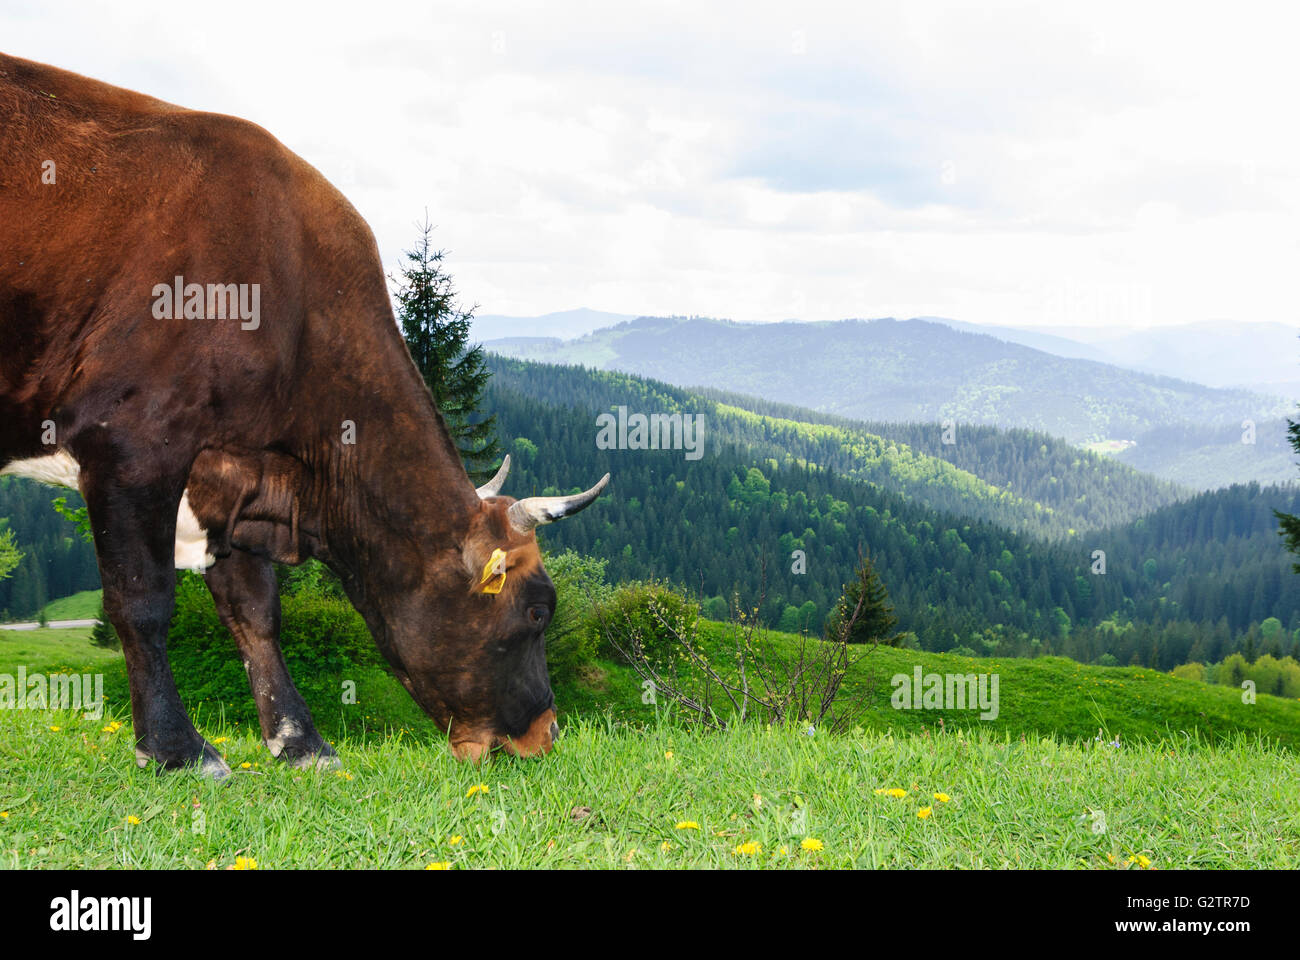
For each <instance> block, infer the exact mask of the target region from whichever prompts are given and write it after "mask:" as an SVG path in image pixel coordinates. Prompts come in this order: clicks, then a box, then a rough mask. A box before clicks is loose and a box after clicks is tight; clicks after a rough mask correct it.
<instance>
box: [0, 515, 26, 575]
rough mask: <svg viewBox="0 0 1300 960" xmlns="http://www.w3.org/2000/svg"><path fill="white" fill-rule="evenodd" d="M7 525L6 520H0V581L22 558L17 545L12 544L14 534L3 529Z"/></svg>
mask: <svg viewBox="0 0 1300 960" xmlns="http://www.w3.org/2000/svg"><path fill="white" fill-rule="evenodd" d="M8 525H9V521H8V520H0V580H3V579H4V578H5V577H7V576H9V574H10V573H12V572H13V569H14V567H16V566H18V563H19V561H21V560H22V558H23V555H22V552H21V551H19V549H18V544H17V543H15V542H14V532H13V531H12V530H8V529H5V528H6V527H7V526H8Z"/></svg>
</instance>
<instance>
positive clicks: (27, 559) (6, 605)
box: [0, 477, 99, 621]
mask: <svg viewBox="0 0 1300 960" xmlns="http://www.w3.org/2000/svg"><path fill="white" fill-rule="evenodd" d="M58 496H64V497H66V498H67V501H68V505H69V506H70V507H80V506H82V501H81V497H80V496H78V495H77V494H76V493H74V492H72V491H70V490H63V491H59V490H54V489H52V488H51V487H43V486H41V485H40V484H37V483H33V482H32V481H30V480H19V479H16V478H14V477H0V529H3V528H4V526H5V524H6V521H7V523H8V526H9V528H10V529H12V530H13V531H14V533H15V539H16V541H17V544H18V548H19V549H20V550H21V551H22V554H23V558H22V561H21V562H20V563H19V564H18V566H17V567H16V568H15V569H14V571H13V574H12V575H11V576H10V577H9V578H8V579H0V621H4V620H9V619H19V618H26V617H34V616H35V615H36V614H37V612H38V611H39V610H40V609H41V608H42V607H44V606H45V604H46V603H48V602H49V601H51V600H54V599H57V598H59V597H66V596H68V595H69V594H73V593H76V592H78V591H79V590H94V589H96V588H98V587H99V568H98V567H97V566H96V564H95V549H94V547H92V546H91V545H90V544H89V543H87V542H86V541H85V540H83V539H82V538H81V537H80V536H79V535H78V533H77V530H76V528H75V527H74V526H73V525H72V524H71V523H69V522H68V521H67V520H65V519H63V517H61V516H59V514H57V513H56V512H55V511H54V509H53V507H51V506H50V503H51V501H52V500H54V498H56V497H58Z"/></svg>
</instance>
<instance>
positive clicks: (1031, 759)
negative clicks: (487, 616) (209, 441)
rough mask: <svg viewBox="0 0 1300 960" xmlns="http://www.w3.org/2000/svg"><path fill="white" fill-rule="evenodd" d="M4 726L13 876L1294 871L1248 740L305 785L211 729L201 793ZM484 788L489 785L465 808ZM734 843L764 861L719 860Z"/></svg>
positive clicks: (623, 746)
mask: <svg viewBox="0 0 1300 960" xmlns="http://www.w3.org/2000/svg"><path fill="white" fill-rule="evenodd" d="M0 723H3V725H4V736H3V737H2V738H0V811H4V812H7V813H8V814H9V816H8V817H5V818H0V866H4V867H10V868H27V867H43V868H48V867H69V868H78V869H84V868H105V867H146V868H162V867H167V868H190V869H201V868H203V867H205V866H207V865H208V864H212V865H213V866H214V867H216V868H224V867H227V866H231V865H232V864H234V863H235V859H236V857H241V856H242V857H253V858H255V859H256V860H257V861H258V863H259V864H260V866H261V867H262V868H263V869H265V868H282V867H330V868H339V867H349V868H352V867H367V868H412V869H419V868H423V867H425V866H427V865H428V864H430V863H443V862H445V863H448V864H450V865H451V867H452V868H476V867H478V868H483V867H494V868H518V867H608V868H619V867H627V866H634V867H735V868H755V867H779V868H816V867H1054V868H1087V869H1139V867H1136V866H1131V865H1128V864H1127V860H1128V859H1129V858H1130V857H1138V856H1141V857H1146V858H1149V860H1150V862H1151V865H1152V866H1154V867H1157V868H1161V869H1170V868H1176V867H1205V868H1210V867H1216V868H1217V867H1276V868H1295V867H1296V866H1300V779H1298V778H1297V776H1296V771H1295V762H1294V756H1293V755H1292V754H1291V753H1289V752H1286V751H1283V750H1279V749H1278V748H1276V747H1273V746H1270V745H1268V744H1266V743H1263V742H1261V741H1259V740H1257V739H1252V738H1248V737H1239V738H1235V739H1234V740H1233V741H1231V742H1225V743H1220V744H1217V745H1209V744H1206V743H1204V742H1197V741H1196V740H1195V739H1192V738H1177V739H1174V740H1170V741H1168V742H1160V743H1150V744H1129V745H1125V746H1122V747H1120V748H1118V749H1116V748H1110V747H1106V746H1102V745H1097V744H1095V743H1093V742H1092V741H1086V740H1085V741H1070V740H1060V739H1055V738H1042V739H1027V740H1025V741H1021V740H1018V739H1016V738H1012V737H1006V736H998V735H996V734H994V733H992V732H990V731H980V732H979V735H978V736H975V737H965V736H959V735H956V734H952V733H948V734H944V735H942V736H932V737H925V736H893V735H890V734H887V733H880V732H875V731H869V732H862V733H859V734H855V735H848V736H843V737H835V738H832V737H825V736H814V737H809V736H806V735H804V734H802V733H799V732H797V731H792V730H785V729H776V730H767V729H764V728H762V727H759V726H750V727H746V728H744V729H740V730H735V731H731V732H728V733H725V734H714V733H702V732H689V731H686V730H683V729H681V728H679V727H677V726H674V725H671V724H665V723H657V724H656V723H651V724H649V725H647V726H646V727H644V728H635V727H632V726H629V725H622V724H615V723H610V722H602V721H598V720H590V719H588V720H571V721H570V722H569V724H568V726H567V732H566V734H565V736H564V738H563V739H562V741H561V744H560V746H559V747H558V748H557V749H556V751H555V752H553V753H552V754H551V755H550V756H548V757H546V758H544V759H541V760H526V761H521V760H513V759H509V758H502V759H498V760H495V761H490V762H489V763H487V764H486V765H485V766H483V767H481V768H475V767H472V766H468V765H464V764H458V763H456V762H454V761H453V760H452V759H451V757H450V755H449V754H448V752H447V751H446V750H430V749H429V747H428V745H427V744H424V743H419V742H413V741H411V740H410V739H408V738H404V737H393V738H391V739H388V740H385V741H383V742H378V743H371V744H368V745H365V746H357V745H354V744H352V743H350V742H340V743H339V744H338V747H339V752H340V754H341V756H342V759H343V763H344V768H343V770H342V771H336V772H325V773H317V772H304V771H299V770H294V769H292V768H287V767H284V766H282V765H279V764H278V763H276V762H275V761H274V760H272V759H271V757H270V756H269V754H268V753H267V752H266V750H265V749H264V748H263V747H262V746H261V744H260V743H259V742H258V741H257V740H256V738H255V737H253V736H252V735H251V734H250V733H249V732H248V731H247V730H246V729H245V730H241V729H237V728H235V729H223V728H220V727H209V726H206V725H203V730H204V733H205V734H206V735H207V736H208V737H209V738H213V739H214V740H215V739H216V738H218V737H222V736H224V737H226V738H227V739H226V740H225V741H223V742H222V743H221V744H220V749H222V750H224V751H226V755H227V757H228V758H229V760H230V762H231V764H232V766H234V767H235V775H234V776H233V777H232V779H231V781H230V782H228V783H225V784H220V785H214V784H209V783H206V782H202V781H200V780H198V779H197V778H195V777H193V776H192V775H189V774H170V775H167V776H163V777H158V776H155V775H154V774H153V773H152V772H151V771H146V770H139V769H137V768H136V767H135V765H134V763H133V762H132V747H131V741H130V735H129V727H126V726H124V727H122V728H121V729H120V730H118V731H117V732H106V731H105V730H104V727H105V722H104V721H89V720H84V719H78V718H77V717H75V716H70V715H67V714H64V715H58V716H52V715H50V714H48V713H44V714H42V713H35V712H11V713H9V714H8V715H6V716H4V717H3V718H0ZM55 726H57V727H59V728H60V729H59V730H57V731H55V730H53V729H51V728H52V727H55ZM669 752H671V754H672V756H671V757H668V756H667V754H668V753H669ZM245 763H247V764H249V765H250V766H249V767H248V769H242V764H245ZM254 764H255V766H254ZM480 783H481V784H485V785H486V786H487V788H488V790H487V792H486V793H476V794H474V795H473V796H468V795H467V794H469V792H470V789H471V788H472V787H474V786H475V785H477V784H480ZM884 788H898V789H902V790H905V791H907V796H905V797H904V798H902V799H895V798H893V797H889V796H880V795H877V794H876V793H875V791H876V790H877V789H884ZM936 792H942V793H944V794H946V795H948V796H949V797H950V800H949V802H947V803H941V802H939V801H937V800H935V799H934V798H933V795H934V794H935V793H936ZM923 807H929V808H930V809H931V811H932V813H931V816H930V817H929V818H928V819H921V818H919V817H918V816H917V813H918V811H919V810H920V809H921V808H923ZM581 808H590V813H585V811H584V810H582V809H581ZM200 812H201V816H202V819H201V820H198V819H196V818H198V817H199V815H200ZM584 814H585V815H584ZM128 817H136V818H138V819H139V820H140V821H141V822H140V823H139V824H134V825H133V824H129V823H128V822H127V818H128ZM682 821H693V822H695V823H698V824H699V829H698V830H691V829H682V830H679V829H677V828H676V825H677V824H678V823H679V822H682ZM453 837H461V838H463V839H462V840H461V841H460V842H459V843H455V844H453V842H452V839H451V838H453ZM804 838H813V839H816V840H819V841H820V842H821V844H822V847H823V849H821V850H820V851H808V850H804V849H803V848H802V846H801V841H802V840H803V839H804ZM665 843H668V844H670V846H668V847H667V848H664V847H663V846H662V845H663V844H665ZM747 843H757V844H759V845H761V851H760V852H757V853H754V854H752V855H745V854H743V853H737V852H735V851H736V848H737V847H738V846H740V845H742V844H747ZM782 848H784V852H783V851H782ZM1110 858H1114V862H1112V860H1111V859H1110Z"/></svg>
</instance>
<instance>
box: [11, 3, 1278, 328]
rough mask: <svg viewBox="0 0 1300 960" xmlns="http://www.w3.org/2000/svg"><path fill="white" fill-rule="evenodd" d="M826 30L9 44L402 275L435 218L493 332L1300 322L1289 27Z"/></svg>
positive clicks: (68, 32) (26, 24)
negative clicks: (222, 130) (668, 320)
mask: <svg viewBox="0 0 1300 960" xmlns="http://www.w3.org/2000/svg"><path fill="white" fill-rule="evenodd" d="M841 6H842V7H844V8H847V9H836V8H835V7H828V6H818V5H816V4H801V5H798V6H795V7H791V6H789V5H788V4H782V5H769V6H763V5H759V6H755V5H752V4H743V5H742V4H723V5H711V6H709V7H708V8H707V10H705V11H701V10H698V9H697V5H695V4H689V3H684V2H682V3H662V2H661V3H654V4H648V3H647V4H630V5H629V4H619V5H617V7H612V6H609V5H597V4H589V3H579V2H560V3H551V2H548V3H546V4H541V3H514V4H493V5H491V6H490V7H489V6H488V5H483V4H475V3H453V4H440V5H439V6H438V7H437V9H436V10H430V9H428V8H426V7H423V6H422V5H410V6H406V5H399V4H392V3H378V2H372V3H368V4H365V5H364V6H362V7H360V8H359V7H358V6H357V5H355V4H349V5H347V6H346V7H340V8H337V9H333V8H330V7H328V6H320V5H316V4H307V5H302V6H299V7H289V6H287V5H284V4H268V3H264V2H263V3H234V4H229V5H223V6H222V7H220V8H211V9H212V11H213V12H212V13H210V14H208V15H206V16H205V15H201V14H198V13H195V12H192V11H185V10H181V9H178V8H176V7H175V6H174V5H172V4H170V3H163V2H150V3H143V4H131V5H120V4H104V5H99V6H90V5H84V4H83V5H77V4H65V3H58V2H55V3H50V4H42V5H32V6H29V7H26V8H20V9H15V10H6V11H4V12H0V37H3V40H0V45H2V46H3V48H4V49H5V51H6V52H7V53H11V54H14V55H17V56H26V57H30V58H32V59H37V60H43V61H45V62H49V63H53V64H56V65H58V66H63V67H66V68H69V69H73V70H77V71H79V72H82V73H87V74H89V75H91V76H95V77H98V78H100V79H104V80H108V81H110V82H115V83H119V84H122V85H124V86H130V87H133V88H136V89H140V90H143V91H145V92H147V93H150V94H153V95H155V96H158V97H161V98H163V99H167V100H172V101H174V102H178V103H181V104H184V105H186V106H191V107H195V108H201V109H209V110H217V111H221V112H226V113H234V114H238V115H241V116H245V117H248V118H249V119H251V120H254V121H256V122H258V123H260V124H262V125H263V126H265V127H266V128H267V129H269V130H270V131H271V132H272V133H274V134H275V135H276V136H278V137H279V138H280V139H281V140H283V141H284V142H285V143H286V144H287V145H288V146H289V147H291V148H292V149H294V150H295V151H297V152H299V153H300V154H302V155H303V156H304V157H306V158H307V159H308V160H309V161H310V162H312V163H313V164H315V165H316V166H317V167H318V168H320V169H321V170H322V172H324V173H325V174H326V175H327V176H328V177H330V178H331V179H332V180H334V181H335V182H336V183H337V184H338V185H339V186H340V187H341V188H342V189H343V190H344V192H345V193H346V194H347V195H348V196H349V197H350V198H351V199H352V200H353V202H354V203H355V204H356V205H357V207H358V208H359V209H360V210H361V212H362V214H363V215H364V216H365V217H366V218H367V220H368V221H369V222H370V224H371V226H372V227H373V228H374V230H375V232H376V234H377V236H378V238H379V242H380V248H381V250H382V252H383V254H384V256H385V259H386V261H387V265H388V266H389V267H390V268H391V267H392V266H393V265H394V264H395V263H396V260H397V257H398V253H399V251H400V250H401V249H403V248H404V247H405V246H406V245H407V244H408V243H409V242H410V240H411V239H412V233H413V224H414V222H415V221H417V220H420V219H422V217H423V213H424V210H425V209H426V208H427V209H428V211H429V216H430V218H431V220H432V221H433V222H434V223H435V224H437V225H438V231H437V234H436V242H437V243H438V244H439V245H441V246H445V247H447V248H449V250H451V255H450V258H449V261H448V262H449V266H450V267H451V269H452V270H453V272H454V273H455V274H456V278H457V282H458V285H459V287H460V289H461V290H462V292H463V294H464V295H465V297H466V298H467V299H469V300H471V301H475V302H477V303H479V304H481V306H482V308H483V310H484V311H485V312H490V313H506V314H530V313H542V312H546V311H550V310H558V309H564V308H568V307H573V306H578V305H585V306H591V307H595V308H600V309H606V310H612V311H617V312H624V313H632V312H645V313H667V312H678V313H681V312H691V313H706V314H712V315H717V316H728V317H733V318H736V319H748V320H772V319H782V318H787V317H791V316H798V317H801V318H804V319H835V318H839V317H845V316H878V315H883V314H890V313H892V314H896V315H913V314H935V313H937V314H944V315H949V316H954V317H958V318H961V319H967V320H974V321H986V322H1003V323H1021V324H1032V323H1039V322H1047V321H1052V320H1058V321H1060V320H1062V318H1064V321H1066V322H1083V323H1100V322H1107V321H1110V322H1114V321H1116V320H1120V321H1123V322H1129V323H1148V322H1150V323H1170V322H1181V321H1187V320H1199V319H1205V318H1215V319H1222V318H1231V319H1240V320H1248V319H1284V320H1292V321H1295V320H1297V318H1296V317H1294V315H1293V313H1294V311H1293V309H1292V308H1290V307H1289V304H1290V294H1291V291H1290V280H1291V275H1292V274H1293V273H1294V264H1295V261H1296V254H1297V252H1298V250H1297V246H1298V245H1300V236H1298V234H1297V229H1296V224H1297V222H1300V220H1298V219H1297V214H1300V173H1298V172H1297V171H1300V165H1298V164H1297V160H1300V139H1298V138H1297V133H1296V127H1295V124H1294V121H1293V107H1292V104H1291V99H1292V96H1293V94H1294V91H1295V90H1296V89H1297V87H1298V86H1300V84H1297V80H1298V79H1300V75H1298V74H1300V68H1297V66H1296V63H1297V60H1296V58H1295V57H1294V56H1293V53H1292V50H1291V49H1290V47H1291V38H1292V37H1294V35H1295V29H1294V28H1295V26H1296V24H1295V23H1294V22H1279V18H1282V17H1285V16H1286V14H1285V13H1284V12H1283V11H1282V8H1278V7H1276V6H1274V7H1269V6H1262V5H1261V6H1254V5H1251V4H1238V5H1235V6H1234V7H1232V8H1229V9H1225V8H1222V7H1215V8H1212V7H1206V8H1197V7H1195V6H1192V5H1180V6H1179V7H1177V8H1174V9H1172V10H1171V9H1170V8H1163V9H1162V8H1161V7H1159V6H1158V5H1152V6H1150V7H1141V6H1136V5H1132V4H1120V3H1101V4H1089V5H1087V6H1086V7H1082V8H1077V9H1066V8H1065V7H1064V6H1062V5H1049V6H1046V7H1043V6H1042V5H1028V4H994V5H992V7H989V6H986V5H983V4H981V5H980V6H979V7H978V8H977V7H972V6H971V5H969V4H930V3H908V4H904V5H899V6H898V7H897V8H894V9H885V10H878V9H871V8H863V9H859V8H858V7H857V6H856V5H852V6H850V5H841ZM1090 304H1091V306H1090ZM1288 310H1291V314H1288V313H1287V311H1288Z"/></svg>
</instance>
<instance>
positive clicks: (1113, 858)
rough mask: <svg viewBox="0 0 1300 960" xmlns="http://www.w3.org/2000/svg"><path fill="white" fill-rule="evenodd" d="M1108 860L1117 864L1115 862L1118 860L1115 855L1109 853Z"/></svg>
mask: <svg viewBox="0 0 1300 960" xmlns="http://www.w3.org/2000/svg"><path fill="white" fill-rule="evenodd" d="M1106 859H1107V860H1109V861H1110V862H1111V863H1115V862H1116V860H1115V854H1113V853H1108V854H1106Z"/></svg>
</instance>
